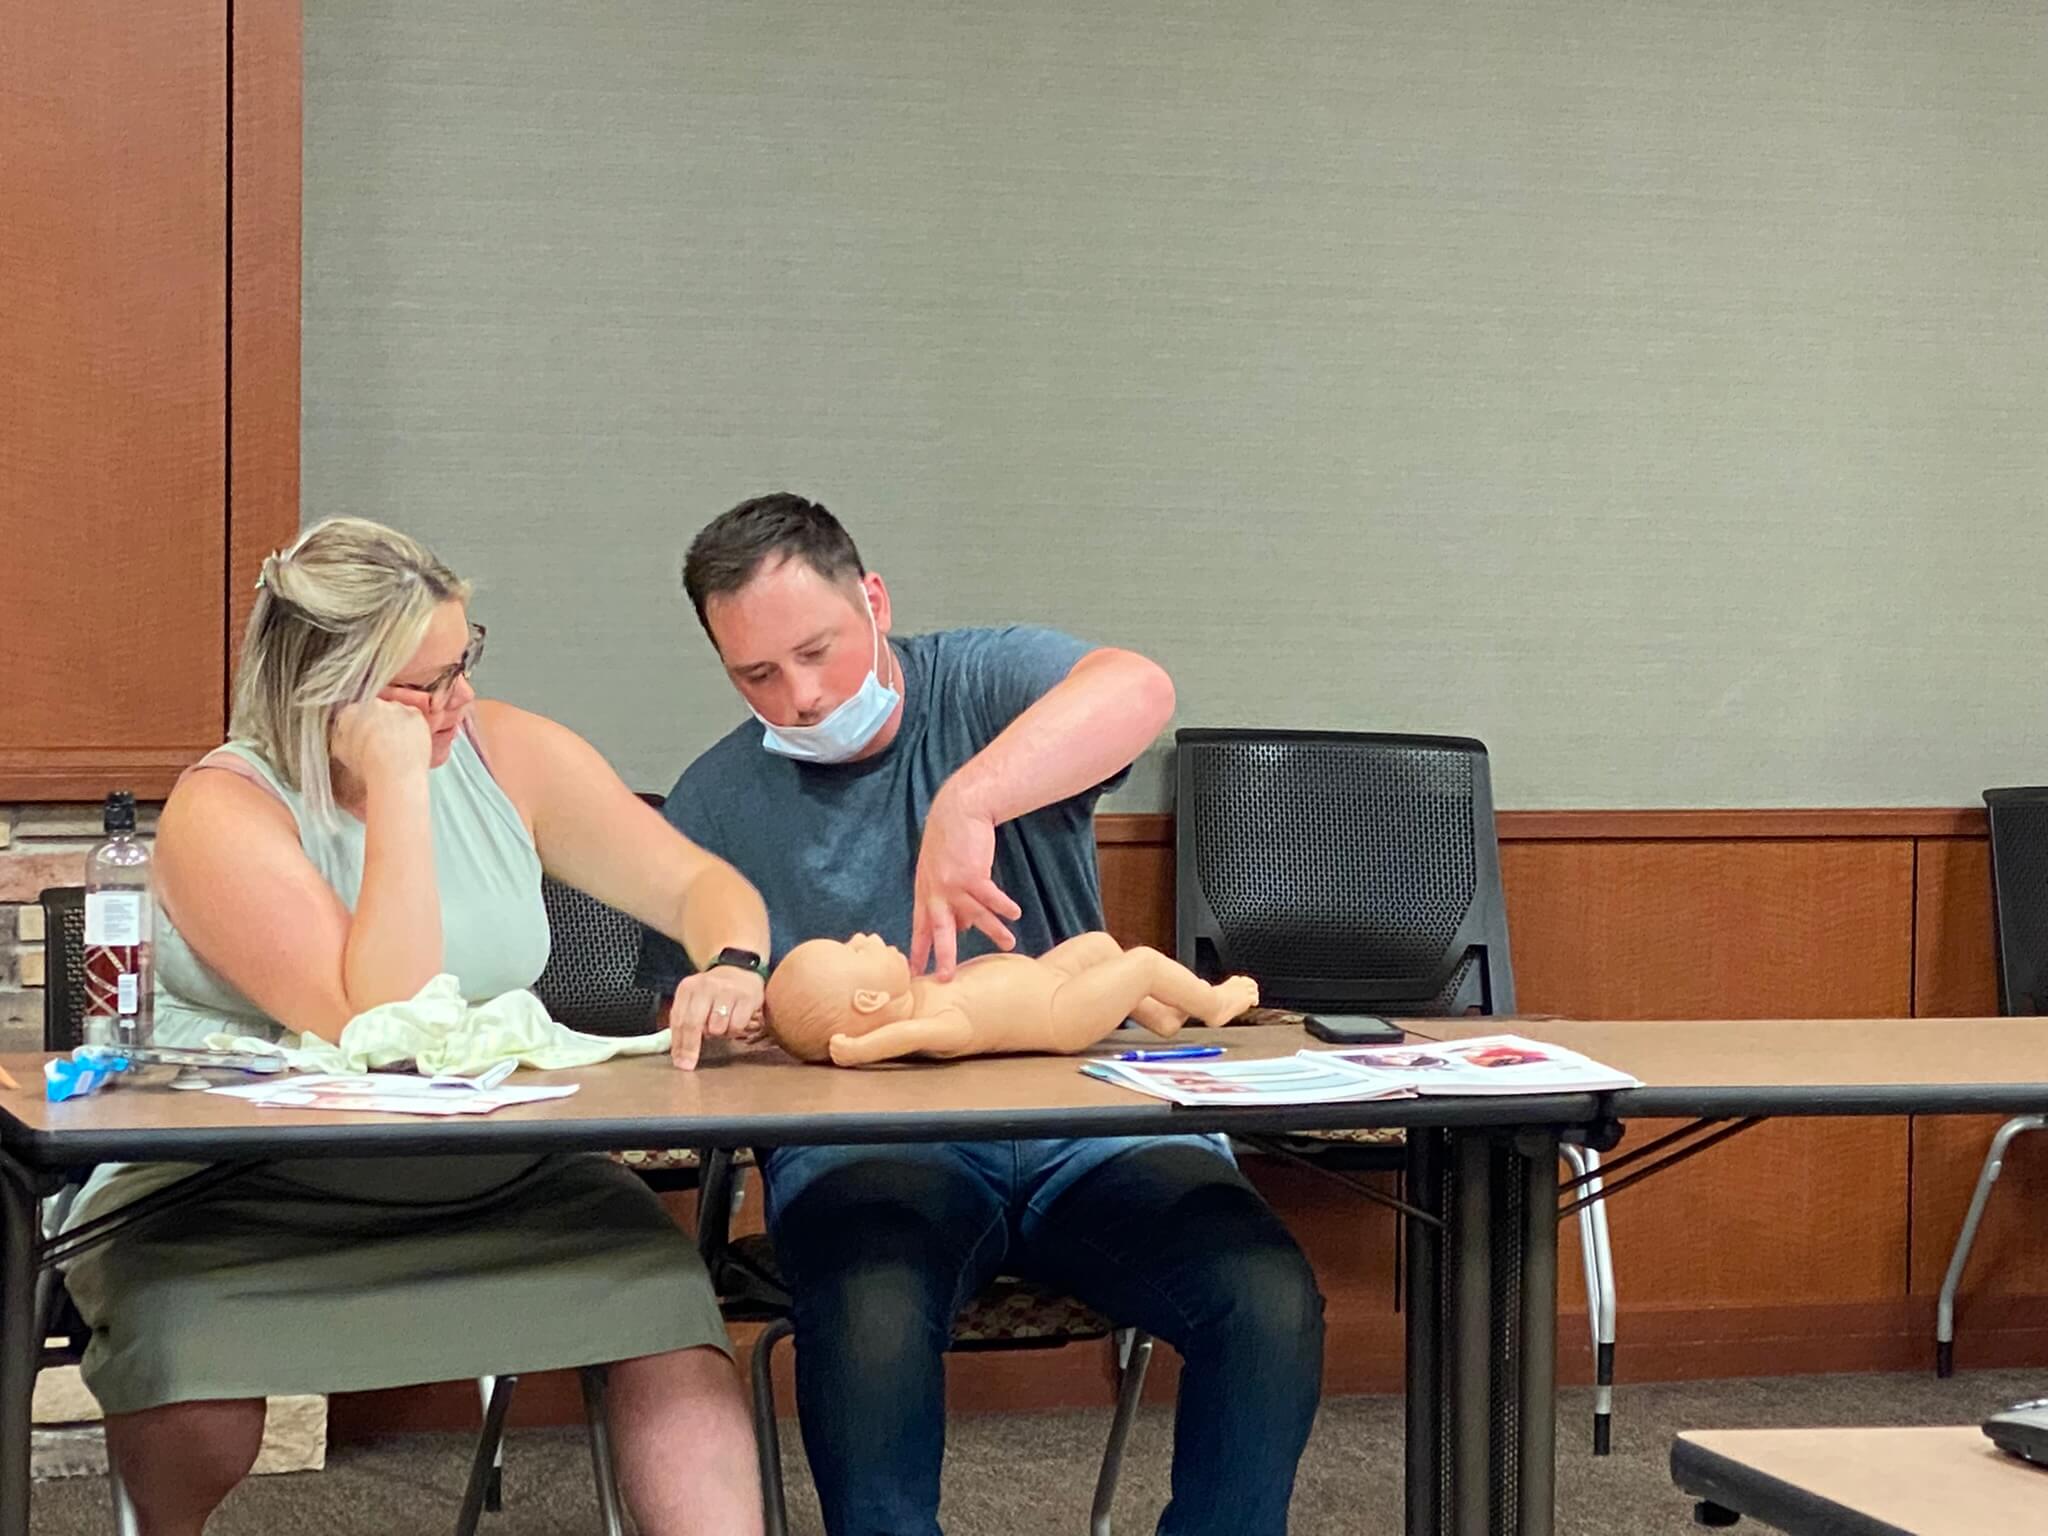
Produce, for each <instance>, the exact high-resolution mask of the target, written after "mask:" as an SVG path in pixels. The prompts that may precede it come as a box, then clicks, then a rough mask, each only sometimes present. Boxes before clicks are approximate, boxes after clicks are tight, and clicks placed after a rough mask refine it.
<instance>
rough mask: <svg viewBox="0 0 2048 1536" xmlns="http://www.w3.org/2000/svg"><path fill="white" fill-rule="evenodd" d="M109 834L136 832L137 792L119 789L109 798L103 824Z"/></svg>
mask: <svg viewBox="0 0 2048 1536" xmlns="http://www.w3.org/2000/svg"><path fill="white" fill-rule="evenodd" d="M102 825H103V826H105V827H106V829H107V830H108V831H109V832H133V831H134V830H135V792H134V791H133V790H131V789H117V790H115V791H114V792H113V793H112V794H111V795H108V796H107V809H106V815H105V818H104V820H103V822H102Z"/></svg>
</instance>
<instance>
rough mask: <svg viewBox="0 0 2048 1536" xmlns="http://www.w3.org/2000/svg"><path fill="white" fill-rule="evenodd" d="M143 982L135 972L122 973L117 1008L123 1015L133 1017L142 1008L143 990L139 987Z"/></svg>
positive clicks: (118, 988)
mask: <svg viewBox="0 0 2048 1536" xmlns="http://www.w3.org/2000/svg"><path fill="white" fill-rule="evenodd" d="M141 980H142V978H141V977H139V976H137V975H136V974H135V973H134V972H133V971H123V972H122V973H121V980H120V983H119V985H118V987H117V990H118V991H119V993H120V998H119V1001H118V1003H117V1006H118V1007H119V1009H120V1011H121V1012H122V1013H123V1014H129V1015H132V1014H134V1013H135V1012H136V1011H137V1009H138V1008H139V1007H140V1006H141V1003H140V998H141V995H142V988H141V986H140V985H139V983H140V982H141Z"/></svg>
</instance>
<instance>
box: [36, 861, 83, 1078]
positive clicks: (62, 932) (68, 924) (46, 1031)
mask: <svg viewBox="0 0 2048 1536" xmlns="http://www.w3.org/2000/svg"><path fill="white" fill-rule="evenodd" d="M36 900H37V901H38V902H39V903H41V905H42V909H43V1049H44V1050H46V1051H68V1050H72V1049H74V1048H75V1047H77V1046H81V1045H83V1044H85V887H84V886H82V885H53V886H50V887H49V888H48V889H46V890H45V891H43V893H42V894H41V895H40V896H38V897H37V898H36Z"/></svg>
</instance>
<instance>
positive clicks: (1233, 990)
mask: <svg viewBox="0 0 2048 1536" xmlns="http://www.w3.org/2000/svg"><path fill="white" fill-rule="evenodd" d="M1215 992H1216V998H1215V1001H1214V1002H1212V1003H1211V1004H1210V1005H1209V1006H1208V1007H1207V1008H1205V1009H1204V1010H1202V1012H1201V1014H1200V1018H1201V1020H1202V1022H1203V1023H1204V1024H1207V1025H1208V1026H1210V1027H1211V1028H1212V1029H1213V1028H1215V1027H1216V1026H1217V1025H1219V1024H1228V1023H1229V1022H1230V1021H1231V1020H1232V1019H1234V1018H1236V1017H1237V1016H1238V1015H1239V1014H1241V1013H1243V1012H1244V1011H1245V1010H1246V1009H1248V1008H1256V1007H1258V1006H1259V984H1258V983H1257V982H1256V981H1253V980H1252V979H1251V977H1249V976H1226V977H1225V978H1224V979H1223V980H1221V981H1219V982H1217V983H1216V987H1215Z"/></svg>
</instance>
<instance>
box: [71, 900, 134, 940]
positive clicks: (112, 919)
mask: <svg viewBox="0 0 2048 1536" xmlns="http://www.w3.org/2000/svg"><path fill="white" fill-rule="evenodd" d="M143 900H144V897H143V894H142V892H140V891H88V892H87V893H86V897H85V942H86V943H88V944H140V943H141V942H142V903H143Z"/></svg>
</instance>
